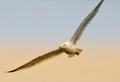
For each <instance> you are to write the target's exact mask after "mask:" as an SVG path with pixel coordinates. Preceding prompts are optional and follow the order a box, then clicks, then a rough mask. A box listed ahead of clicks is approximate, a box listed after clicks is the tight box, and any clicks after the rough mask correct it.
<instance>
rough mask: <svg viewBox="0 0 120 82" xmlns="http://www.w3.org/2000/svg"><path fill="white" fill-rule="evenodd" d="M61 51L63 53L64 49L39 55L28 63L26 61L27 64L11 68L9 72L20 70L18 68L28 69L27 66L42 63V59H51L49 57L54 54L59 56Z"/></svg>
mask: <svg viewBox="0 0 120 82" xmlns="http://www.w3.org/2000/svg"><path fill="white" fill-rule="evenodd" d="M60 53H62V50H60V49H57V50H54V51H51V52H49V53H47V54H44V55H42V56H39V57H37V58H35V59H33V60H31V61H30V62H28V63H26V64H24V65H22V66H20V67H18V68H16V69H13V70H11V71H8V73H11V72H15V71H18V70H22V69H26V68H29V67H32V66H34V65H36V64H38V63H40V62H42V61H44V60H46V59H49V58H51V57H54V56H57V55H59V54H60Z"/></svg>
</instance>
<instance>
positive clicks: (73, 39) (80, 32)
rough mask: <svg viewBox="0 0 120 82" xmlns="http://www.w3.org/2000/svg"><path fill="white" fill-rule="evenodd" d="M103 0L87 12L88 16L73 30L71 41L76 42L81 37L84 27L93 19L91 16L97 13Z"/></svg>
mask: <svg viewBox="0 0 120 82" xmlns="http://www.w3.org/2000/svg"><path fill="white" fill-rule="evenodd" d="M103 1H104V0H101V2H100V3H99V4H98V5H97V6H96V7H95V8H94V9H93V10H92V12H90V13H89V14H88V16H87V17H86V18H85V19H84V20H83V21H82V23H81V24H80V25H79V27H78V28H77V30H76V31H75V33H74V35H73V36H72V38H71V40H70V41H71V42H72V43H73V44H76V42H77V40H78V39H79V38H80V37H81V35H82V33H83V31H84V29H85V27H86V26H87V25H88V24H89V23H90V21H91V20H92V19H93V17H94V16H95V15H96V14H97V12H98V10H99V8H100V7H101V5H102V3H103Z"/></svg>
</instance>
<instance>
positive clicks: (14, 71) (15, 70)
mask: <svg viewBox="0 0 120 82" xmlns="http://www.w3.org/2000/svg"><path fill="white" fill-rule="evenodd" d="M15 71H16V70H11V71H7V72H6V73H13V72H15Z"/></svg>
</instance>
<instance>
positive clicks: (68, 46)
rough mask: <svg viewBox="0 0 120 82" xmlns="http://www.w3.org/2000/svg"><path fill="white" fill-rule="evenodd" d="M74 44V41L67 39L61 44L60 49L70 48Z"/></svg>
mask: <svg viewBox="0 0 120 82" xmlns="http://www.w3.org/2000/svg"><path fill="white" fill-rule="evenodd" d="M71 46H72V43H71V42H70V41H67V42H65V43H63V44H61V45H60V46H59V47H58V48H59V49H66V48H70V47H71Z"/></svg>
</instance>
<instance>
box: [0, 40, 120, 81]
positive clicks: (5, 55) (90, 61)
mask: <svg viewBox="0 0 120 82" xmlns="http://www.w3.org/2000/svg"><path fill="white" fill-rule="evenodd" d="M81 43H82V42H81ZM52 44H54V43H52ZM86 44H87V43H86ZM23 45H24V44H23ZM34 45H35V44H34ZM48 45H50V46H52V45H51V44H48ZM79 45H80V44H79ZM17 46H18V45H17ZM17 46H16V45H13V47H11V46H5V45H2V46H1V47H0V50H1V52H0V54H1V57H0V82H120V55H119V54H120V52H119V49H120V46H119V45H117V44H115V45H109V43H108V44H106V45H105V44H104V43H102V44H101V45H100V44H99V45H97V43H96V44H95V45H93V46H92V44H90V43H88V44H87V45H85V44H84V45H81V47H83V48H84V50H83V52H82V53H81V54H80V56H75V57H73V58H68V57H67V55H65V54H61V55H60V56H58V57H55V58H52V59H49V60H47V61H45V62H43V63H41V64H39V65H36V66H34V67H32V68H29V69H26V70H21V71H18V72H15V73H11V74H8V73H6V71H8V70H10V69H13V68H15V67H18V66H20V65H22V64H24V63H26V62H27V61H29V60H31V59H33V58H35V57H37V56H39V55H40V54H41V55H42V54H43V53H45V52H48V51H50V50H53V49H54V48H55V47H57V46H56V45H53V47H49V46H47V44H45V45H41V47H39V46H40V45H38V46H36V45H35V46H33V44H30V45H26V46H24V47H22V46H21V47H19V48H18V47H17ZM19 46H20V45H19ZM30 46H32V47H31V48H30ZM46 48H47V49H46ZM39 53H40V54H39ZM33 54H34V55H33Z"/></svg>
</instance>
